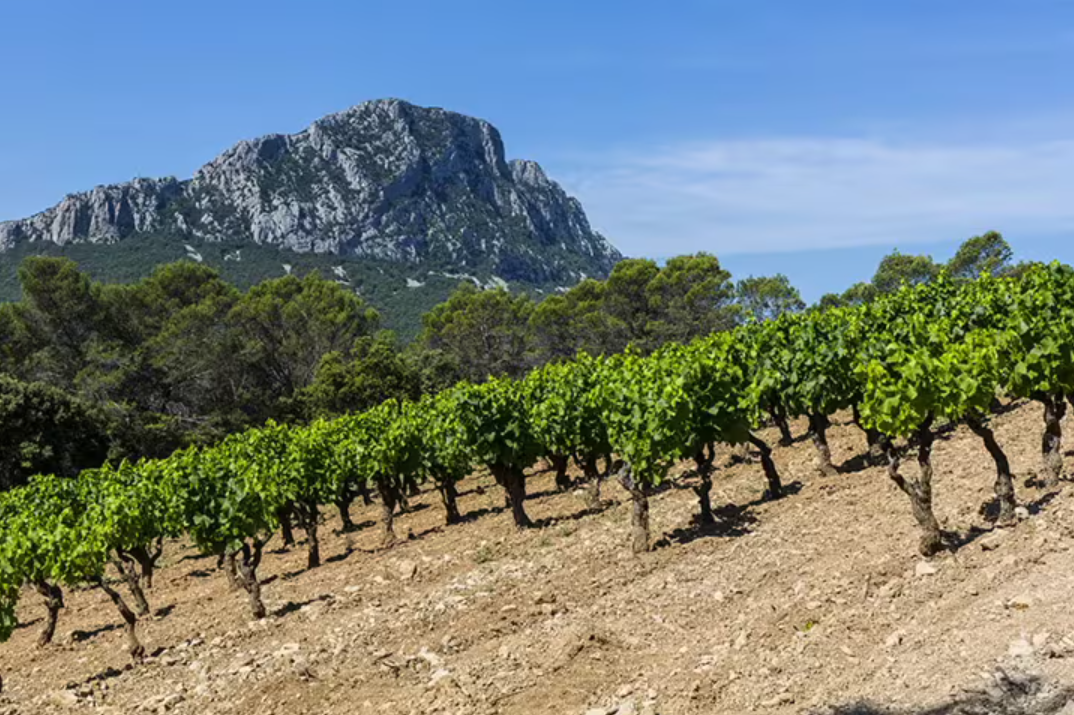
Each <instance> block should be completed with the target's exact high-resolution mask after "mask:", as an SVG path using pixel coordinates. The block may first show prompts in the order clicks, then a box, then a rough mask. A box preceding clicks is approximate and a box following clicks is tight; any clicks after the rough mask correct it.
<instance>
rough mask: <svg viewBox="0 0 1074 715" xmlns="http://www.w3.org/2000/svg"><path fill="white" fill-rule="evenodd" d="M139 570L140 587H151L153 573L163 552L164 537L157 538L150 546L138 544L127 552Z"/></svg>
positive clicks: (148, 588) (147, 588)
mask: <svg viewBox="0 0 1074 715" xmlns="http://www.w3.org/2000/svg"><path fill="white" fill-rule="evenodd" d="M128 553H129V554H130V556H131V558H133V559H134V560H135V561H136V562H137V563H138V567H139V569H140V570H141V574H140V576H141V580H142V587H143V588H144V589H146V590H152V588H153V574H154V573H155V572H156V569H157V562H158V561H160V557H161V556H162V555H163V554H164V539H163V538H158V539H157V540H156V542H155V543H154V544H153V547H152V548H149V547H146V546H138V547H135V548H133V549H131V550H130V551H129V552H128Z"/></svg>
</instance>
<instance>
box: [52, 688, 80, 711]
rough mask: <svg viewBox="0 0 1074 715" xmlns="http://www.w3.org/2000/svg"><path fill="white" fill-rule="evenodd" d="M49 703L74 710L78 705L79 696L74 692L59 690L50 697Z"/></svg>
mask: <svg viewBox="0 0 1074 715" xmlns="http://www.w3.org/2000/svg"><path fill="white" fill-rule="evenodd" d="M48 699H49V702H50V703H52V704H53V705H56V706H57V707H61V708H73V707H75V706H76V705H78V695H76V694H75V692H74V691H72V690H57V691H56V692H54V693H52V694H51V695H49V697H48Z"/></svg>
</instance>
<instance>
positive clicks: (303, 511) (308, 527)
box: [294, 500, 321, 569]
mask: <svg viewBox="0 0 1074 715" xmlns="http://www.w3.org/2000/svg"><path fill="white" fill-rule="evenodd" d="M294 513H295V516H297V517H298V524H299V526H301V527H302V531H304V532H306V568H310V569H315V568H317V567H318V566H320V565H321V540H320V538H319V536H318V533H317V528H318V526H319V522H320V520H321V512H320V509H318V507H317V502H315V501H312V500H310V501H307V502H304V503H301V504H296V505H295V510H294Z"/></svg>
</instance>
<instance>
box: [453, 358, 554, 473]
mask: <svg viewBox="0 0 1074 715" xmlns="http://www.w3.org/2000/svg"><path fill="white" fill-rule="evenodd" d="M450 394H451V399H452V401H453V405H452V407H453V409H454V411H455V414H456V415H457V416H458V419H459V422H460V424H461V425H462V428H463V430H464V433H465V435H466V441H467V442H468V443H469V445H470V448H471V450H473V455H474V459H475V460H476V461H477V462H478V463H480V464H484V465H487V466H490V467H491V466H502V467H506V468H509V469H513V470H517V471H521V470H523V469H527V468H529V467H531V466H533V464H534V463H535V462H536V461H537V459H538V458H540V457H541V456H542V454H544V447H543V445H542V444H541V443H540V441H539V440H538V438H537V435H536V433H535V432H534V427H533V425H532V424H531V422H530V417H529V413H528V412H527V410H526V409H525V392H524V390H523V388H522V385H521V384H520V383H518V382H515V381H513V380H507V379H504V378H493V379H491V380H489V381H488V382H485V383H482V384H480V385H469V384H463V385H460V386H459V387H457V388H455V389H454V390H452V391H451V393H450Z"/></svg>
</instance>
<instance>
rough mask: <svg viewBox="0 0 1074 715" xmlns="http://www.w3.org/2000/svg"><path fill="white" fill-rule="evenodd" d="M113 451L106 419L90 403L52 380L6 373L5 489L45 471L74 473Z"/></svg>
mask: <svg viewBox="0 0 1074 715" xmlns="http://www.w3.org/2000/svg"><path fill="white" fill-rule="evenodd" d="M107 454H108V438H107V435H106V432H105V426H104V423H103V420H102V418H101V416H100V415H99V414H98V413H97V412H95V411H94V410H92V409H91V408H90V407H89V406H87V405H86V404H84V403H83V402H82V401H80V400H78V399H76V398H73V397H71V396H70V395H68V394H67V393H65V392H63V391H62V390H58V389H56V388H54V387H51V386H49V385H45V384H42V383H24V382H20V381H18V380H13V379H11V378H9V377H5V376H3V375H0V488H3V489H7V488H10V487H12V486H16V485H20V484H25V483H26V480H27V479H28V478H29V477H30V476H31V475H33V474H39V473H53V474H57V475H60V476H68V477H70V476H74V475H75V474H77V473H78V471H79V470H80V469H83V468H85V467H91V466H96V465H98V464H100V463H101V462H102V461H104V459H105V457H106V456H107Z"/></svg>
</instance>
